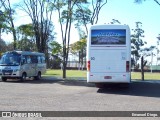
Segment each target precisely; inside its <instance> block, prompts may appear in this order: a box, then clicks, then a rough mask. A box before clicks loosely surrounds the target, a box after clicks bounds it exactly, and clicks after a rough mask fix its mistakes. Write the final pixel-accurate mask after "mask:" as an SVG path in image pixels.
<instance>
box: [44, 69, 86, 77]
mask: <svg viewBox="0 0 160 120" xmlns="http://www.w3.org/2000/svg"><path fill="white" fill-rule="evenodd" d="M66 74H67V77H86V76H87V72H86V71H85V70H84V71H81V70H67V71H66ZM62 75H63V71H62V70H51V69H48V70H47V72H46V74H45V76H55V77H62Z"/></svg>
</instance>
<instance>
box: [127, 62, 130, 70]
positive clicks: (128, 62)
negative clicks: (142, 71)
mask: <svg viewBox="0 0 160 120" xmlns="http://www.w3.org/2000/svg"><path fill="white" fill-rule="evenodd" d="M126 72H130V70H129V61H126Z"/></svg>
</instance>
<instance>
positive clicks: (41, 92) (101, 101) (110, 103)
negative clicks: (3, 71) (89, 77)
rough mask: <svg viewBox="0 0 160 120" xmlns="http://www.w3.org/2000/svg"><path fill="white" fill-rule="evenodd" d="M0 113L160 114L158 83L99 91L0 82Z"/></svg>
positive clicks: (71, 83)
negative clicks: (127, 112)
mask: <svg viewBox="0 0 160 120" xmlns="http://www.w3.org/2000/svg"><path fill="white" fill-rule="evenodd" d="M0 111H160V83H159V82H156V81H155V82H138V81H133V82H132V83H131V84H130V87H129V88H128V89H126V88H121V87H114V86H111V87H108V88H106V89H98V88H96V87H95V86H94V84H88V83H86V81H84V80H80V81H77V80H59V79H58V80H57V79H46V78H43V79H42V80H27V81H25V82H23V83H22V82H19V81H15V80H9V81H7V82H0ZM88 119H89V118H88ZM97 119H98V118H97ZM113 119H116V118H113Z"/></svg>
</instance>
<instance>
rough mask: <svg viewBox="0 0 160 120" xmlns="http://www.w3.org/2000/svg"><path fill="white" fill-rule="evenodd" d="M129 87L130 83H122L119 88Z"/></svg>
mask: <svg viewBox="0 0 160 120" xmlns="http://www.w3.org/2000/svg"><path fill="white" fill-rule="evenodd" d="M129 85H130V84H129V83H121V84H119V87H120V88H126V89H128V88H129Z"/></svg>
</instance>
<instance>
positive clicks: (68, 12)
mask: <svg viewBox="0 0 160 120" xmlns="http://www.w3.org/2000/svg"><path fill="white" fill-rule="evenodd" d="M82 3H84V4H85V3H86V0H63V1H61V0H55V1H54V2H52V3H51V5H52V8H53V9H54V10H56V11H57V13H58V18H59V24H60V27H61V38H62V44H63V45H62V47H63V48H62V49H63V78H66V66H67V61H68V53H69V45H70V35H71V27H72V22H73V21H74V19H73V18H74V12H75V11H74V10H75V9H76V7H77V5H78V4H82Z"/></svg>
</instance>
